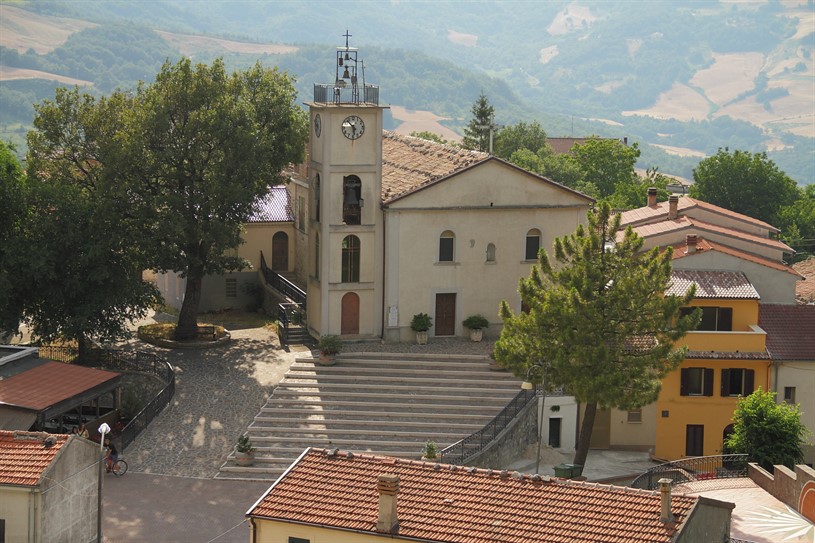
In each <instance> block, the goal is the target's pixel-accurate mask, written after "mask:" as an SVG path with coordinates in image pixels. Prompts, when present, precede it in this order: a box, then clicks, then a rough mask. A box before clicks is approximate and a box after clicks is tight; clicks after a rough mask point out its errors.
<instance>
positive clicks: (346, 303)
mask: <svg viewBox="0 0 815 543" xmlns="http://www.w3.org/2000/svg"><path fill="white" fill-rule="evenodd" d="M340 334H342V335H343V336H347V335H356V334H359V295H357V293H356V292H349V293H347V294H346V295H345V296H343V297H342V321H341V322H340Z"/></svg>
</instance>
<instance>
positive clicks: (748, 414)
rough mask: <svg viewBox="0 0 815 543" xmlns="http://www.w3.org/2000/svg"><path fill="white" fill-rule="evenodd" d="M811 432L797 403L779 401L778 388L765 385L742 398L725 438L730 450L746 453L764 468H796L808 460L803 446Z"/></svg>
mask: <svg viewBox="0 0 815 543" xmlns="http://www.w3.org/2000/svg"><path fill="white" fill-rule="evenodd" d="M809 435H810V432H809V430H807V428H806V426H804V424H803V423H802V422H801V413H800V408H799V406H797V405H789V404H786V403H780V404H779V403H776V402H775V392H770V391H766V392H765V391H763V390H761V388H759V389H758V390H756V391H755V392H753V393H752V394H750V395H749V396H747V397H746V398H741V399H739V405H738V407H737V408H736V411H735V413H733V433H732V434H730V436H728V438H727V440H725V450H726V452H727V453H746V454H748V455H749V456H750V459H751V460H753V461H755V462H757V463H758V464H759V465H760V466H761V467H762V468H764V469H766V470H768V471H769V472H770V473H772V471H773V466H774V465H784V466H787V467H788V468H790V469H792V468H793V467H794V466H795V464H799V463H801V462H803V461H804V451H803V446H804V445H805V444H806V442H807V439H808V437H809Z"/></svg>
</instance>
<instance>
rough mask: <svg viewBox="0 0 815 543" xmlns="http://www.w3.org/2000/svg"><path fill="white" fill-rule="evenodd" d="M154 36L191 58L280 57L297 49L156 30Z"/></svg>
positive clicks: (287, 46)
mask: <svg viewBox="0 0 815 543" xmlns="http://www.w3.org/2000/svg"><path fill="white" fill-rule="evenodd" d="M156 34H158V35H159V36H161V37H162V38H164V41H166V42H167V43H169V44H170V45H172V46H173V47H175V48H177V49H178V50H179V51H181V54H183V55H187V56H192V55H195V54H196V53H201V52H213V51H214V52H216V53H217V52H219V51H223V52H227V53H247V54H254V55H263V54H272V55H282V54H286V53H294V52H296V51H297V47H293V46H290V45H279V44H274V43H252V42H242V41H233V40H223V39H220V38H210V37H207V36H192V35H188V34H175V33H173V32H164V31H162V30H157V31H156Z"/></svg>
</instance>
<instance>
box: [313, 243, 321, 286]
mask: <svg viewBox="0 0 815 543" xmlns="http://www.w3.org/2000/svg"><path fill="white" fill-rule="evenodd" d="M314 278H315V279H319V278H320V233H319V232H315V233H314Z"/></svg>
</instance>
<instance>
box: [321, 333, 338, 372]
mask: <svg viewBox="0 0 815 543" xmlns="http://www.w3.org/2000/svg"><path fill="white" fill-rule="evenodd" d="M317 350H318V351H320V358H319V363H320V365H322V366H333V365H334V364H335V362H336V359H335V358H334V357H335V355H337V354H339V353H340V351H342V340H341V339H340V336H335V335H333V334H326V335H324V336H320V339H319V341H317Z"/></svg>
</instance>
